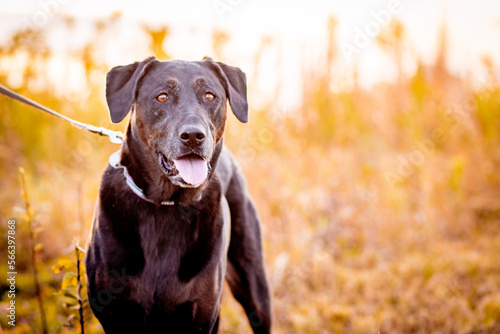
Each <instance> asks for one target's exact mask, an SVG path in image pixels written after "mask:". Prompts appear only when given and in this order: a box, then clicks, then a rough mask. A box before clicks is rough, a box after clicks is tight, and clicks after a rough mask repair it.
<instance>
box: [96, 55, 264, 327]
mask: <svg viewBox="0 0 500 334" xmlns="http://www.w3.org/2000/svg"><path fill="white" fill-rule="evenodd" d="M246 90H247V88H246V79H245V74H244V73H243V72H242V71H241V70H240V69H238V68H235V67H231V66H227V65H225V64H222V63H218V62H215V61H213V60H211V59H210V58H204V59H203V60H202V61H199V62H186V61H166V62H160V61H157V60H156V59H154V58H148V59H146V60H144V61H142V62H138V63H134V64H130V65H127V66H119V67H115V68H113V69H112V70H111V71H110V72H109V73H108V75H107V83H106V99H107V103H108V107H109V111H110V115H111V120H112V121H113V122H115V123H116V122H119V121H121V120H122V119H123V118H124V117H125V116H126V115H127V114H128V112H129V111H131V116H130V122H129V124H128V127H127V130H126V134H125V139H124V142H123V144H122V147H121V153H118V155H115V157H114V159H110V164H111V165H112V166H109V167H108V168H107V170H106V171H105V173H104V176H103V179H102V184H101V189H100V194H99V199H98V202H97V206H96V212H95V217H94V226H93V231H92V239H91V241H90V245H89V248H88V253H87V258H86V269H87V276H88V296H89V303H90V305H91V308H92V310H93V312H94V314H95V316H96V317H97V318H98V319H99V321H100V322H101V324H102V326H103V328H104V330H105V332H106V333H160V332H161V333H215V332H217V328H218V319H219V318H218V316H219V315H218V313H219V303H220V298H221V292H222V283H223V279H224V277H225V278H226V280H227V282H228V283H229V286H230V288H231V291H232V293H233V295H234V296H235V298H236V299H237V300H238V302H239V303H240V304H241V305H242V306H243V308H244V310H245V312H246V314H247V316H248V318H249V320H250V325H251V326H252V329H253V330H254V332H255V333H269V332H270V327H271V311H270V297H269V289H268V286H267V281H266V277H265V272H264V266H263V259H262V246H261V236H260V228H259V220H258V217H257V214H256V211H255V208H254V206H253V204H252V201H251V199H250V196H249V194H248V192H247V190H246V185H245V180H244V178H243V175H242V173H241V171H240V169H239V168H238V166H237V164H236V162H235V161H234V158H233V157H232V156H231V154H230V153H229V151H228V150H227V149H226V148H224V146H223V143H222V142H223V133H224V128H225V123H226V113H227V112H226V110H227V107H226V106H227V100H229V104H230V105H231V109H232V110H233V112H234V114H235V115H236V117H237V118H238V119H239V120H240V121H241V122H247V117H248V104H247V98H246ZM229 236H230V238H229Z"/></svg>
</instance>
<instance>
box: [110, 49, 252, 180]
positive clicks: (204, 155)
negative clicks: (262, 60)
mask: <svg viewBox="0 0 500 334" xmlns="http://www.w3.org/2000/svg"><path fill="white" fill-rule="evenodd" d="M246 94H247V87H246V78H245V74H244V73H243V72H242V71H241V70H240V69H239V68H236V67H231V66H227V65H225V64H222V63H219V62H215V61H213V60H211V59H210V58H204V59H203V60H202V61H194V62H187V61H179V60H171V61H158V60H156V59H155V58H148V59H146V60H144V61H142V62H136V63H133V64H130V65H126V66H118V67H115V68H113V69H112V70H111V71H110V72H109V73H108V75H107V80H106V100H107V103H108V107H109V112H110V116H111V120H112V121H113V122H114V123H117V122H120V121H121V120H123V119H124V118H125V116H126V115H127V114H128V113H129V111H131V113H132V114H131V117H130V128H129V130H130V131H131V135H132V136H133V137H134V140H138V141H140V142H141V144H142V147H143V150H147V151H148V152H147V154H148V155H150V156H151V155H154V157H155V159H156V162H157V163H158V165H159V167H160V169H161V170H162V171H163V173H165V174H166V175H167V176H168V177H169V179H170V181H171V182H172V183H174V184H176V185H178V186H181V187H185V188H194V187H198V186H200V185H201V184H203V183H204V182H205V180H206V179H207V176H208V173H209V169H210V161H211V159H212V155H213V154H214V150H215V147H216V145H217V144H218V143H219V142H220V140H221V139H222V135H223V133H224V128H225V123H226V110H227V107H226V106H227V102H226V101H227V100H229V104H230V106H231V109H232V110H233V113H234V114H235V115H236V117H237V118H238V119H239V120H240V121H241V122H244V123H246V122H247V120H248V103H247V97H246Z"/></svg>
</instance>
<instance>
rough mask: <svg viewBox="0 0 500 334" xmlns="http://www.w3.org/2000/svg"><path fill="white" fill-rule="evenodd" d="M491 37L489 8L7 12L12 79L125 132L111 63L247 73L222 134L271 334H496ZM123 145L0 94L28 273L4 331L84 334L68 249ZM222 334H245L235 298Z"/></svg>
mask: <svg viewBox="0 0 500 334" xmlns="http://www.w3.org/2000/svg"><path fill="white" fill-rule="evenodd" d="M499 37H500V2H498V1H494V0H490V1H487V0H484V1H481V2H477V1H472V0H461V1H453V2H452V1H444V0H442V1H431V0H422V1H410V0H400V1H398V0H387V1H378V0H377V1H366V0H355V1H318V0H312V1H308V2H307V4H306V3H304V2H302V1H284V0H279V1H274V2H272V3H271V2H266V1H264V0H205V1H201V0H200V1H194V0H192V1H184V2H180V1H177V2H174V1H131V0H127V1H106V2H104V1H95V0H89V1H85V2H77V1H72V0H38V1H34V0H33V1H31V0H30V1H28V0H22V1H16V2H12V1H11V2H9V3H8V4H7V3H3V4H2V5H1V8H0V84H2V85H5V86H7V87H10V88H11V89H13V90H15V91H16V92H18V93H20V94H23V95H25V96H27V97H30V98H32V99H34V100H36V101H38V102H39V103H41V104H43V105H45V106H47V107H49V108H52V109H54V110H56V111H59V112H61V113H63V114H65V115H67V116H69V117H72V118H75V119H77V120H79V121H82V122H86V123H91V124H94V125H98V126H104V127H107V128H112V129H114V130H123V129H124V126H125V124H126V121H123V122H122V123H121V124H117V125H112V124H110V120H109V117H108V114H107V106H106V104H105V99H104V89H105V87H104V83H105V80H104V78H105V74H106V72H107V71H109V70H110V69H111V68H112V67H113V66H116V65H124V64H128V63H131V62H133V61H138V60H142V59H144V58H146V57H148V56H150V55H155V56H156V57H157V58H159V59H163V60H167V59H185V60H200V59H201V58H202V57H203V56H211V57H212V58H214V59H216V60H219V61H222V62H225V63H227V64H229V65H233V66H238V67H240V68H241V69H242V70H243V71H244V72H246V74H247V78H248V85H249V101H250V122H249V123H248V124H240V123H239V122H238V121H237V120H236V119H235V118H234V117H233V116H231V117H229V120H228V123H229V124H228V127H227V133H226V140H225V142H226V145H227V146H229V148H230V149H231V150H232V151H233V153H234V154H235V155H236V157H237V159H238V160H239V162H240V165H241V167H242V169H243V170H244V173H245V175H246V176H247V179H248V185H249V188H250V192H251V194H252V196H253V198H254V199H255V202H256V205H257V207H258V211H259V213H260V216H261V219H262V223H263V238H264V252H265V260H266V268H267V274H268V280H269V283H270V286H271V290H272V295H273V312H274V331H275V333H431V332H432V333H499V332H500V256H499V254H500V131H499V130H500V85H499V79H500V70H499V66H500V64H499V63H500V43H498V41H499ZM117 149H118V146H117V145H115V144H111V143H109V142H108V141H107V139H106V138H105V137H99V136H95V135H92V134H90V133H87V132H84V131H81V130H78V129H77V128H74V127H72V126H70V125H69V124H68V123H66V122H64V121H61V120H58V119H56V118H54V117H51V116H49V115H47V114H44V113H42V112H40V111H37V110H34V109H32V108H29V107H27V106H24V105H21V104H19V103H17V102H15V101H12V100H9V99H7V98H5V97H3V96H0V185H1V191H0V203H1V204H0V220H1V224H0V235H1V237H0V253H1V254H2V259H6V257H7V230H8V226H7V221H8V220H9V219H15V220H16V270H17V272H18V275H17V279H16V288H17V294H16V327H15V328H12V326H9V325H8V323H7V321H8V318H6V314H7V305H8V303H9V300H10V299H9V298H8V294H7V290H8V289H9V285H8V283H7V282H6V280H4V279H2V281H1V282H0V287H1V292H0V293H1V301H0V315H1V317H0V324H1V326H2V328H3V330H4V331H5V332H6V333H34V332H40V333H41V332H42V330H43V328H42V327H47V330H48V332H50V333H79V332H81V325H80V322H79V318H81V315H80V314H79V312H76V314H75V310H78V305H77V306H76V307H75V304H74V301H72V299H75V291H76V290H75V289H77V285H78V284H77V283H78V281H75V280H76V278H74V277H75V276H74V275H75V272H76V269H75V268H76V267H75V265H74V263H73V264H71V263H72V262H76V258H78V255H76V257H75V255H74V243H75V242H78V243H79V245H81V246H82V247H84V245H85V243H86V241H87V238H88V235H89V231H90V226H91V222H92V213H93V208H94V204H95V200H96V197H97V194H98V189H99V182H100V176H101V173H102V171H103V170H104V168H105V167H106V164H107V159H108V157H109V155H110V154H111V153H113V152H114V151H116V150H117ZM19 167H23V168H24V170H25V175H26V184H27V186H26V188H27V192H28V195H29V201H30V205H31V211H30V212H29V214H28V215H27V214H26V210H25V201H23V198H22V196H21V189H22V187H21V183H20V176H19ZM30 216H32V228H31V229H29V224H28V222H27V220H29V217H30ZM30 233H31V234H32V235H33V237H34V238H35V240H34V242H33V243H31V244H30V242H29V240H30ZM31 250H32V251H33V252H34V253H33V254H34V258H35V260H36V261H35V264H34V265H32V264H31V263H30V252H31ZM4 255H5V256H4ZM8 271H9V270H8V268H7V263H6V260H2V262H1V263H0V272H1V273H2V275H1V277H5V276H4V274H6V273H7V272H8ZM33 271H35V272H36V273H37V275H38V279H39V281H40V286H41V287H40V291H39V292H37V291H36V288H35V285H34V282H33ZM82 283H84V279H83V278H82ZM82 294H83V296H84V295H85V291H84V289H83V290H82ZM40 299H41V300H43V308H44V313H45V316H44V318H45V319H46V325H43V322H42V320H41V318H42V316H41V311H40V307H39V301H40ZM82 299H84V297H83V298H82ZM83 308H84V310H83V318H84V320H85V321H84V327H85V332H87V333H99V332H101V331H102V330H101V329H100V325H99V324H98V323H97V321H96V320H95V318H93V317H92V315H91V314H90V313H89V312H88V307H87V306H86V302H85V300H83ZM220 332H221V333H249V332H250V327H249V325H248V321H247V320H246V318H245V315H244V312H243V311H242V309H241V308H240V306H239V305H238V304H237V303H236V302H235V301H234V299H233V298H232V296H231V294H230V293H229V290H228V289H226V290H225V294H224V297H223V305H222V310H221V326H220Z"/></svg>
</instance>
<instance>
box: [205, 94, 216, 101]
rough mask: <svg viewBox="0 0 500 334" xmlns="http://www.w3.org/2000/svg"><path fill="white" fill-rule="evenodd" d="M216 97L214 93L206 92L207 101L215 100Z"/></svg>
mask: <svg viewBox="0 0 500 334" xmlns="http://www.w3.org/2000/svg"><path fill="white" fill-rule="evenodd" d="M214 99H215V96H214V94H212V93H205V100H206V101H209V102H210V101H213V100H214Z"/></svg>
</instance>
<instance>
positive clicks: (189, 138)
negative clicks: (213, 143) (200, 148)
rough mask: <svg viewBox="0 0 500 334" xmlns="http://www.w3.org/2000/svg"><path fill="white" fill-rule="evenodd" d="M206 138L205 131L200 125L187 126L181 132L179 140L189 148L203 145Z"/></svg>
mask: <svg viewBox="0 0 500 334" xmlns="http://www.w3.org/2000/svg"><path fill="white" fill-rule="evenodd" d="M205 137H206V134H205V130H204V129H203V127H202V126H200V125H194V124H186V125H183V126H182V127H181V128H180V131H179V138H180V139H181V141H182V142H183V143H184V144H185V145H188V146H197V145H201V144H202V143H203V142H204V141H205Z"/></svg>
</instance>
